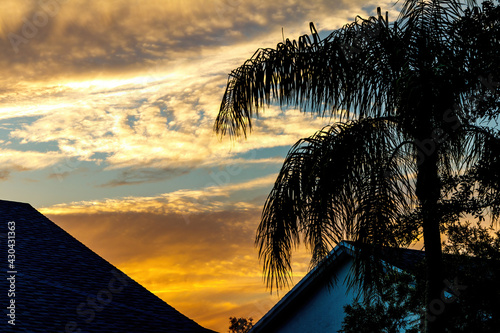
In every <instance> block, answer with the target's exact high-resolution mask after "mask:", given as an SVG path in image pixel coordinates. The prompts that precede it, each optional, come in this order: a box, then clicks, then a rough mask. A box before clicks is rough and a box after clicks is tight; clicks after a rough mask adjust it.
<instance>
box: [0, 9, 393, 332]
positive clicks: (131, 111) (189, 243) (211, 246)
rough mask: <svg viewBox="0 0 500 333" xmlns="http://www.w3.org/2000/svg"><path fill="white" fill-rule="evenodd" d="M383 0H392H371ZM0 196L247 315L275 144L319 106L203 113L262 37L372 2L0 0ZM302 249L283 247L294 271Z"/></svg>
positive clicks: (216, 317)
mask: <svg viewBox="0 0 500 333" xmlns="http://www.w3.org/2000/svg"><path fill="white" fill-rule="evenodd" d="M376 5H377V6H382V7H383V8H384V10H389V15H393V17H394V16H395V15H396V14H395V13H397V10H396V9H395V8H394V7H393V6H392V2H391V1H382V2H378V3H377V4H376ZM1 8H2V10H1V11H0V74H1V75H0V181H1V182H2V183H1V186H0V191H1V198H2V199H4V200H13V201H21V202H28V203H30V204H31V205H33V206H34V207H35V208H37V209H38V210H40V211H41V212H42V213H43V214H45V215H47V216H48V217H49V218H50V219H51V220H53V221H54V222H55V223H57V224H58V225H59V226H61V227H62V228H63V229H65V230H66V231H68V232H69V233H70V234H71V235H73V236H74V237H75V238H77V239H78V240H80V241H81V242H82V243H84V244H85V245H86V246H88V247H89V248H90V249H92V250H93V251H95V252H96V253H97V254H99V255H100V256H102V257H103V258H104V259H106V260H107V261H109V262H110V263H112V264H113V265H115V266H117V267H118V268H120V269H122V270H123V271H124V272H125V273H127V274H128V275H129V276H130V277H132V278H133V279H135V280H137V281H138V282H139V283H141V284H142V285H143V286H145V287H146V288H147V289H148V290H150V291H152V292H153V293H155V294H156V295H158V296H159V297H160V298H162V299H163V300H165V301H166V302H167V303H168V304H170V305H172V306H173V307H175V308H176V309H178V310H179V311H180V312H182V313H183V314H185V315H187V316H188V317H190V318H192V319H193V320H195V321H196V322H198V323H199V324H201V325H202V326H205V327H207V328H210V329H213V330H216V331H219V332H226V331H227V328H228V326H229V317H230V316H239V317H253V318H254V320H255V321H256V320H258V319H259V318H260V317H261V316H262V315H264V314H265V313H266V312H267V311H268V310H269V309H270V308H271V307H272V306H273V305H274V304H275V303H276V302H277V301H278V300H279V297H281V296H283V292H282V293H280V294H279V296H278V295H275V294H273V295H270V293H269V290H266V288H265V284H264V282H263V278H262V266H261V263H259V260H258V257H257V250H256V249H255V247H254V237H255V231H256V228H257V226H258V224H259V221H260V214H261V210H262V207H263V204H264V202H265V198H266V197H267V194H268V193H269V191H270V190H271V188H272V185H273V183H274V181H275V179H276V176H277V172H278V171H279V168H280V166H281V164H282V163H283V160H284V157H285V156H286V153H287V151H288V149H289V148H290V147H291V146H292V145H293V144H294V143H295V142H297V141H298V140H299V139H300V138H303V137H305V136H309V135H312V134H314V133H315V132H316V131H317V130H319V129H321V128H322V127H323V126H324V125H326V124H329V123H330V121H331V120H330V119H318V118H315V117H311V116H309V115H304V114H303V113H301V112H300V111H299V110H292V109H287V110H282V109H280V108H279V107H278V106H276V105H271V106H269V107H267V108H266V110H265V111H264V112H263V113H261V114H260V115H259V119H257V120H255V122H254V127H253V132H252V133H251V135H250V136H249V137H248V139H246V140H245V139H243V138H242V139H239V140H235V141H232V140H230V139H229V138H222V139H221V138H219V137H217V136H216V135H215V134H214V132H213V123H214V120H215V117H216V115H217V112H218V109H219V106H220V101H221V99H222V96H223V93H224V88H225V85H226V82H227V75H228V73H230V71H231V70H232V69H234V68H236V67H238V66H239V65H241V64H242V63H243V62H244V61H245V60H246V59H248V58H249V57H251V56H252V54H253V53H254V52H255V50H256V49H258V48H259V47H274V46H275V45H276V44H277V43H279V42H282V41H283V37H285V38H297V37H298V36H300V35H302V34H306V33H309V22H311V21H312V22H314V23H315V24H316V27H317V28H318V29H319V31H320V33H321V34H326V33H328V32H329V31H331V30H332V29H335V28H338V27H340V26H342V25H344V24H345V23H348V22H349V21H351V20H353V19H354V17H355V16H356V15H358V14H359V15H362V16H369V15H374V14H375V8H376V7H375V4H372V3H368V2H366V1H357V0H356V1H347V0H346V1H335V2H332V1H313V2H311V1H301V0H291V1H286V2H273V1H262V0H251V1H241V0H235V1H231V0H214V1H210V0H168V1H167V0H164V1H162V0H148V1H142V0H107V1H97V0H91V1H89V0H41V1H28V0H24V1H19V0H2V5H1ZM308 265H309V258H308V256H307V252H306V251H305V250H304V249H301V250H300V251H299V252H297V253H296V254H295V255H294V271H293V274H294V277H295V278H294V282H297V281H299V280H300V278H301V277H302V276H303V275H304V274H306V272H307V270H308Z"/></svg>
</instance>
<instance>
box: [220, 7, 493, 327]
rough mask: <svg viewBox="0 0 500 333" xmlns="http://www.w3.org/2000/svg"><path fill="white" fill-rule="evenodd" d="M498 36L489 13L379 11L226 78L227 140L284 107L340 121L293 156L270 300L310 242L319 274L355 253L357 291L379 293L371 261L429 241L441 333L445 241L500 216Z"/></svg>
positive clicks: (269, 265) (286, 169)
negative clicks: (448, 232) (296, 251)
mask: <svg viewBox="0 0 500 333" xmlns="http://www.w3.org/2000/svg"><path fill="white" fill-rule="evenodd" d="M499 23H500V10H499V8H498V7H495V6H493V4H492V3H490V2H485V3H483V4H482V7H481V8H478V7H476V4H475V2H474V1H469V3H468V4H467V5H465V4H463V3H460V2H459V1H458V0H430V1H425V0H406V1H405V2H404V4H403V6H402V10H401V13H400V16H399V17H398V19H397V20H396V21H395V22H393V23H389V21H388V18H387V14H386V15H385V17H383V16H382V14H381V12H380V9H378V15H377V17H370V18H368V19H362V18H360V17H358V18H356V20H355V21H354V22H353V23H351V24H348V25H346V26H344V27H343V28H341V29H338V30H335V31H333V32H332V33H331V34H330V35H329V36H328V37H326V38H324V39H321V38H320V37H319V35H318V33H317V31H316V29H315V28H314V25H312V24H311V33H312V37H309V36H307V35H305V36H302V37H300V38H299V39H298V40H297V41H290V40H288V39H287V40H286V41H285V42H283V43H280V44H278V46H277V47H276V49H260V50H258V51H257V52H256V53H255V54H254V55H253V56H252V58H251V59H249V60H247V61H246V62H245V63H244V64H243V65H242V66H241V67H239V68H238V69H236V70H234V71H233V72H232V73H231V74H230V77H229V80H228V84H227V88H226V92H225V94H224V97H223V100H222V104H221V108H220V112H219V115H218V117H217V119H216V122H215V130H216V131H217V132H218V133H219V134H221V135H230V136H241V135H244V136H245V137H246V136H247V134H248V133H249V131H251V128H252V121H251V120H252V117H254V116H257V115H258V113H259V111H260V110H261V109H263V107H264V105H269V104H270V103H272V102H274V101H277V102H279V104H280V105H281V106H282V107H286V106H289V105H294V106H299V107H300V108H301V109H302V110H303V111H310V112H313V113H317V114H318V115H319V116H334V117H335V118H336V119H337V120H338V122H337V123H335V124H333V125H332V126H329V127H326V128H324V129H323V130H321V131H320V132H318V133H317V134H316V135H314V136H312V137H310V138H306V139H302V140H300V141H299V142H298V143H297V144H296V145H295V146H294V147H292V149H291V151H290V152H289V154H288V156H287V158H286V160H285V162H284V165H283V167H282V169H281V172H280V173H279V175H278V178H277V180H276V183H275V185H274V188H273V190H272V192H271V193H270V195H269V197H268V199H267V202H266V204H265V207H264V210H263V214H262V221H261V224H260V226H259V228H258V231H257V237H256V244H257V246H258V248H259V256H260V258H261V259H262V260H263V263H264V272H265V275H266V279H267V284H268V286H269V287H271V290H272V288H280V287H282V286H284V285H286V284H287V283H288V282H289V281H290V276H291V275H290V272H291V253H292V250H293V248H294V246H296V245H298V244H299V243H300V242H301V240H302V239H303V241H304V242H305V243H306V245H307V246H308V247H309V248H310V249H311V252H312V260H311V264H312V265H315V264H316V263H318V262H319V261H320V260H321V259H322V258H324V256H325V255H326V254H327V253H328V252H329V251H330V250H331V248H332V247H333V245H334V244H335V243H338V242H339V241H340V240H342V239H350V240H353V241H355V242H357V244H358V246H359V247H360V249H361V251H360V252H359V258H360V259H359V261H357V264H356V265H355V267H356V269H355V272H354V275H353V279H354V281H355V282H359V283H362V285H363V286H364V287H365V288H368V289H369V288H370V286H371V285H374V284H376V281H377V274H378V270H377V269H374V268H376V267H374V266H373V263H372V262H370V260H369V258H371V254H372V253H373V251H376V249H379V248H380V247H382V246H383V245H385V246H387V245H389V246H407V245H408V244H409V243H411V242H412V241H414V240H415V237H416V236H418V235H419V234H420V233H421V234H423V239H424V246H425V251H426V267H427V268H426V269H427V276H426V279H427V290H426V299H427V300H426V304H427V316H426V331H427V332H444V329H443V327H444V326H443V325H444V324H443V323H444V319H443V318H444V317H445V315H437V314H440V313H441V312H442V311H441V309H436V308H435V307H436V305H440V303H439V299H440V295H441V292H442V290H443V288H444V287H445V286H444V284H443V279H444V272H443V271H442V259H441V233H440V227H442V226H443V224H444V223H445V222H449V221H456V220H457V219H458V218H459V217H461V216H463V215H464V214H474V215H476V216H479V217H481V218H482V216H483V214H487V213H491V216H492V218H493V219H495V218H498V215H499V214H498V213H499V203H498V201H499V200H498V197H499V188H498V179H499V177H498V174H499V171H498V168H496V169H495V168H494V166H495V165H497V166H498V165H499V164H498V163H499V161H498V159H499V158H498V155H497V154H498V152H499V151H500V149H499V147H500V135H499V132H498V129H497V128H495V127H494V126H493V125H494V124H495V122H497V121H498V117H499V112H498V110H499V106H500V100H499V98H498V92H499V90H500V89H499V84H498V83H497V82H496V81H495V80H496V79H498V80H499V81H500V68H499V66H498V64H499V63H500V55H499V54H498V47H499V46H500V24H499ZM492 175H496V176H492ZM495 177H496V178H495ZM495 179H496V180H495ZM367 245H370V246H367ZM374 249H375V250H374ZM441 303H442V302H441ZM433 306H434V308H433Z"/></svg>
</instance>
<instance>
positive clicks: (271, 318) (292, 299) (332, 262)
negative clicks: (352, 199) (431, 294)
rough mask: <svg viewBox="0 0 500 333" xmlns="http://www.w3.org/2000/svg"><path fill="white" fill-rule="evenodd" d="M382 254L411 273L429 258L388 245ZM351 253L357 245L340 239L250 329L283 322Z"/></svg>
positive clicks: (254, 330) (385, 259)
mask: <svg viewBox="0 0 500 333" xmlns="http://www.w3.org/2000/svg"><path fill="white" fill-rule="evenodd" d="M379 255H380V259H382V260H384V261H385V262H387V263H388V264H390V265H392V266H394V267H397V268H399V269H402V270H403V271H406V272H411V271H412V269H413V268H415V267H416V265H417V264H418V263H420V262H422V260H423V259H424V258H425V252H423V251H419V250H410V249H402V248H389V247H386V248H384V249H383V251H382V252H381V253H379ZM349 256H351V257H354V256H355V244H354V243H353V242H350V241H342V242H340V243H339V244H338V245H337V246H336V247H335V248H334V249H333V250H332V251H331V252H330V253H329V254H328V255H327V256H326V258H325V259H323V260H322V261H321V262H320V263H319V264H318V265H317V266H316V267H314V268H313V269H312V270H311V271H310V272H309V273H308V274H306V276H304V277H303V278H302V279H301V280H300V281H299V282H298V283H297V284H296V285H295V286H294V287H293V288H292V289H291V290H290V291H289V292H288V293H287V294H286V295H285V296H284V297H283V298H282V299H281V300H280V301H279V302H278V303H277V304H276V305H275V306H274V307H273V308H272V309H271V310H269V312H268V313H266V314H265V315H264V316H263V317H262V318H261V319H260V320H259V321H258V322H257V323H256V324H255V326H254V327H253V329H252V330H250V332H266V331H267V330H268V327H272V325H273V323H274V322H275V321H279V320H277V319H276V318H280V316H285V317H286V316H287V312H288V311H289V309H290V308H293V307H295V306H301V305H302V297H303V296H304V295H308V293H309V292H310V289H311V287H312V286H317V285H321V284H323V283H328V282H329V281H330V282H331V281H332V280H331V279H332V272H334V271H335V270H336V267H338V266H340V265H341V264H342V263H343V262H345V259H346V258H347V257H349ZM334 274H335V273H333V275H334ZM339 296H341V295H339Z"/></svg>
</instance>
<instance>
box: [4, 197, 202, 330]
mask: <svg viewBox="0 0 500 333" xmlns="http://www.w3.org/2000/svg"><path fill="white" fill-rule="evenodd" d="M9 221H14V222H15V262H14V265H15V267H14V269H13V270H14V271H16V272H17V273H14V274H10V273H7V271H9V267H8V264H9V263H8V261H7V252H8V247H7V238H8V236H7V232H8V231H9V230H8V229H7V228H8V222H9ZM0 236H2V238H0V248H1V252H0V253H1V254H0V258H1V261H2V265H1V267H2V270H1V272H2V273H1V276H0V280H1V281H2V283H1V284H0V286H1V291H0V292H1V294H2V295H3V296H2V297H1V298H0V299H1V300H2V303H1V306H2V308H3V309H4V310H3V313H4V315H3V316H2V319H1V320H2V322H1V323H0V328H1V329H0V331H2V332H43V333H47V332H50V333H55V332H58V333H59V332H81V333H83V332H113V333H116V332H140V333H147V332H155V333H156V332H200V333H201V332H212V331H210V330H207V329H205V328H203V327H201V326H200V325H198V324H197V323H195V322H194V321H193V320H191V319H189V318H187V317H186V316H184V315H183V314H181V313H180V312H178V311H177V310H175V309H174V308H173V307H171V306H170V305H168V304H167V303H165V302H164V301H162V300H161V299H160V298H158V297H157V296H155V295H154V294H152V293H151V292H149V291H148V290H146V289H145V288H144V287H142V286H141V285H140V284H138V283H137V282H135V281H134V280H132V279H131V278H129V277H128V276H126V275H125V274H124V273H122V272H121V271H120V270H118V269H117V268H116V267H114V266H113V265H111V264H110V263H108V262H107V261H106V260H104V259H103V258H101V257H99V256H98V255H97V254H96V253H94V252H93V251H91V250H90V249H89V248H87V247H86V246H85V245H83V244H82V243H80V242H79V241H78V240H76V239H75V238H73V237H72V236H71V235H69V234H68V233H67V232H65V231H64V230H63V229H61V228H60V227H58V226H57V225H56V224H54V223H53V222H51V221H50V220H49V219H47V218H46V217H45V216H43V215H42V214H40V213H39V212H38V211H37V210H35V209H34V208H33V207H31V206H30V205H29V204H25V203H18V202H10V201H3V200H0ZM11 252H12V251H11ZM11 275H13V276H15V292H14V293H15V296H14V295H11V296H12V297H8V295H7V291H8V290H9V288H10V284H9V282H10V281H8V280H7V278H9V277H10V276H11ZM6 296H7V297H6ZM10 299H15V303H14V304H15V327H14V326H12V325H11V324H8V322H7V321H8V320H10V319H9V317H8V314H9V312H8V311H10V310H9V309H6V307H7V306H9V304H10V303H9V302H10ZM80 329H81V331H80Z"/></svg>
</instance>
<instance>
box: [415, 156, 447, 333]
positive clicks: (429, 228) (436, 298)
mask: <svg viewBox="0 0 500 333" xmlns="http://www.w3.org/2000/svg"><path fill="white" fill-rule="evenodd" d="M437 162H438V153H437V152H436V151H433V152H432V153H431V154H428V155H426V156H425V158H423V159H421V161H420V164H419V166H418V173H417V188H416V195H417V197H418V199H419V201H420V204H421V207H422V219H423V234H424V245H425V257H426V269H427V271H426V279H427V281H426V283H427V285H426V300H425V302H426V303H425V304H426V314H425V332H426V333H443V332H444V331H445V329H444V326H445V325H444V324H445V319H444V314H443V311H444V303H443V302H442V300H441V292H442V290H443V276H444V275H443V268H442V251H441V235H440V231H439V224H440V220H441V218H440V215H439V212H438V207H437V205H438V200H439V197H440V190H441V185H440V179H439V175H438V163H437Z"/></svg>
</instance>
